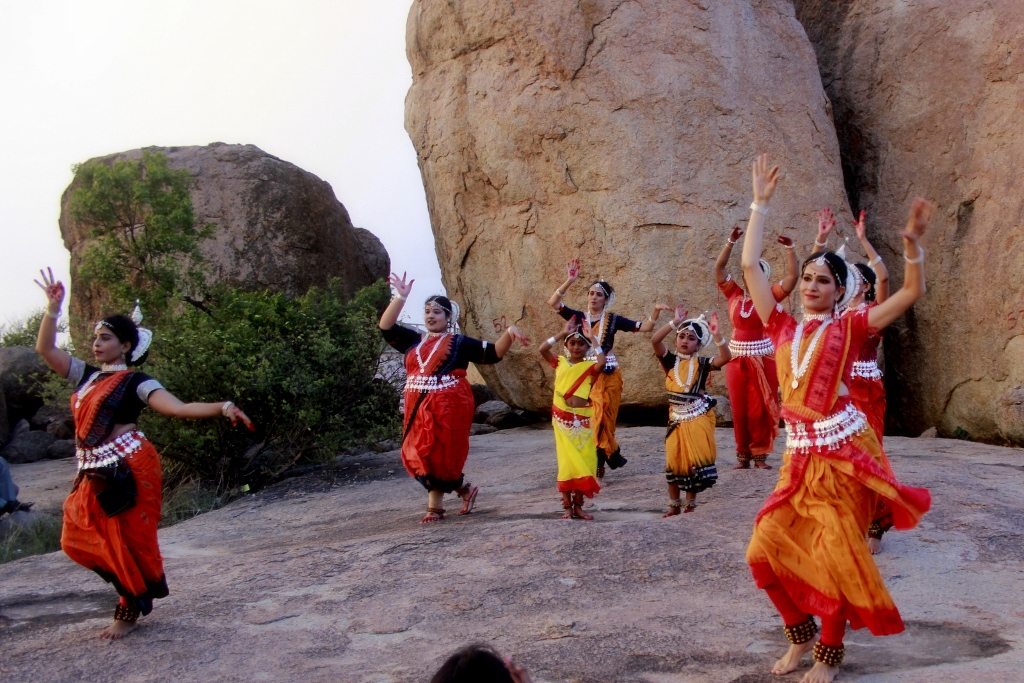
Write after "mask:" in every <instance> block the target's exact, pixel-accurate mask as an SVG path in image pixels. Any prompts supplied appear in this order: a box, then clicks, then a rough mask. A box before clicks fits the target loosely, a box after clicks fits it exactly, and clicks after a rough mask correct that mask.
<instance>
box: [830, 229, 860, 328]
mask: <svg viewBox="0 0 1024 683" xmlns="http://www.w3.org/2000/svg"><path fill="white" fill-rule="evenodd" d="M836 256H838V257H839V258H841V259H843V261H846V282H845V285H846V291H845V292H844V293H843V298H842V299H840V300H839V303H838V304H837V306H838V308H839V310H840V311H841V310H843V309H845V308H846V307H847V306H849V305H850V302H851V301H853V298H854V297H855V296H857V292H859V291H860V285H861V282H862V281H863V280H864V278H863V276H861V274H860V270H859V269H858V268H857V267H856V266H854V265H853V264H852V263H850V261H849V259H847V258H846V244H845V243H844V244H843V246H841V247H839V251H837V252H836Z"/></svg>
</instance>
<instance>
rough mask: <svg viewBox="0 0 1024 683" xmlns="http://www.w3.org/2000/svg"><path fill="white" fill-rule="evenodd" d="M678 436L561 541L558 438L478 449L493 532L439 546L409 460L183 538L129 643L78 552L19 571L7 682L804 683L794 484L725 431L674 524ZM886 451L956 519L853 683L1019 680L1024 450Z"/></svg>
mask: <svg viewBox="0 0 1024 683" xmlns="http://www.w3.org/2000/svg"><path fill="white" fill-rule="evenodd" d="M662 436H663V431H662V429H660V428H657V427H637V428H627V429H622V432H621V437H622V444H623V451H624V452H625V453H626V455H627V457H629V459H630V462H629V465H628V466H627V467H626V468H625V470H620V471H617V472H613V473H611V474H610V475H609V477H608V478H607V479H606V488H605V490H604V491H603V492H602V493H601V494H600V495H599V496H598V497H597V498H596V499H595V502H594V504H593V509H592V512H593V513H594V515H595V517H596V518H597V519H596V520H595V521H594V522H589V523H588V522H564V521H558V520H557V516H558V515H559V513H560V512H561V510H560V507H559V504H558V496H557V493H556V491H555V490H554V455H553V453H552V437H551V433H550V431H547V430H545V429H539V428H521V429H515V430H509V431H502V432H498V433H495V434H488V435H484V436H477V437H474V438H473V450H472V453H471V455H470V460H469V464H468V467H467V474H468V475H469V477H470V479H472V480H473V482H474V483H477V484H479V485H480V486H481V494H480V499H479V506H478V508H477V511H476V512H474V513H473V515H471V516H469V517H465V518H461V517H457V516H454V515H452V516H451V517H450V518H449V519H447V520H445V521H444V522H442V523H440V524H435V525H431V526H421V525H420V524H419V518H420V516H421V515H422V511H423V508H424V505H425V496H424V495H423V492H422V490H421V489H420V488H419V486H418V484H415V483H414V482H413V481H411V480H410V479H409V478H408V477H407V476H406V475H405V473H404V471H403V470H402V469H401V465H400V463H399V459H398V454H397V453H394V452H392V453H385V454H381V455H368V456H361V457H360V458H358V459H357V460H358V462H356V461H355V460H354V461H353V462H352V463H351V465H349V466H348V468H347V469H337V470H333V471H329V472H320V473H317V474H313V475H309V476H306V477H303V478H299V479H292V480H288V481H286V482H283V483H282V484H280V485H278V486H276V487H274V488H272V489H269V490H267V491H264V492H262V493H259V494H257V495H253V496H250V497H248V498H245V499H242V500H240V501H237V502H235V503H233V504H231V505H229V506H227V507H226V508H223V509H221V510H218V511H216V512H212V513H209V514H206V515H202V516H201V517H198V518H196V519H193V520H191V521H189V522H185V523H182V524H179V525H177V526H174V527H171V528H168V529H165V530H162V532H161V542H162V546H163V550H164V554H165V556H166V558H167V559H166V568H167V576H168V582H169V583H170V585H171V590H172V594H171V596H170V597H169V598H168V599H166V600H163V601H161V602H159V603H158V608H157V609H156V610H155V611H154V613H153V614H152V615H150V616H149V617H147V618H145V619H144V620H143V622H142V626H141V627H140V628H139V630H138V631H137V632H136V633H135V634H133V635H132V636H131V637H130V638H129V639H127V640H124V641H120V642H114V643H108V642H105V641H101V640H98V639H97V638H96V633H97V632H98V631H99V630H100V629H101V628H102V627H103V626H104V624H105V623H106V622H107V621H108V619H109V618H110V614H111V612H112V610H113V605H114V597H113V592H112V590H111V589H110V588H109V587H108V586H107V585H105V584H104V583H103V582H102V581H100V580H99V579H98V578H97V577H95V576H94V575H93V574H91V573H89V572H87V571H85V570H83V569H81V568H79V567H77V566H75V565H73V564H72V563H71V562H69V561H68V560H67V559H66V558H65V557H64V556H63V555H62V554H60V553H54V554H51V555H45V556H38V557H31V558H26V559H24V560H19V561H16V562H12V563H9V564H6V565H3V566H0V633H2V634H3V638H2V646H0V652H2V654H3V656H2V657H0V674H3V675H2V678H3V679H4V680H10V681H29V680H31V681H37V682H39V681H71V680H75V681H79V680H89V681H96V682H102V681H118V682H119V683H123V682H129V681H167V680H174V681H178V682H181V683H188V682H191V681H195V682H197V683H199V682H201V683H209V682H210V681H299V680H301V681H310V682H315V681H332V682H333V681H357V682H360V683H384V682H386V681H425V680H427V679H428V677H429V674H430V673H431V672H432V670H433V669H435V668H436V667H437V666H438V664H439V663H440V662H441V661H442V660H443V658H444V657H445V656H446V654H447V653H449V652H451V651H452V650H453V649H455V648H456V647H458V646H460V645H462V644H465V643H467V642H470V641H474V640H476V641H484V642H489V643H491V644H493V645H494V646H495V647H497V648H498V649H499V650H500V651H501V652H504V653H508V654H510V655H512V656H514V657H515V658H517V659H518V660H520V661H521V662H522V663H523V664H524V665H525V666H527V667H528V669H529V670H530V671H531V673H532V674H533V676H534V680H535V681H538V682H544V681H550V682H554V681H573V682H598V681H600V682H611V681H648V682H650V683H676V682H678V683H698V682H704V681H707V682H712V681H714V682H718V681H725V682H730V683H741V682H742V683H758V682H761V681H764V682H765V683H767V682H768V681H776V680H798V679H799V675H798V674H794V675H791V676H789V677H786V678H783V679H778V678H776V677H773V676H772V675H770V674H769V673H768V669H769V667H770V665H771V663H772V662H773V661H774V658H775V657H776V656H777V655H779V654H780V653H781V652H782V651H783V650H784V647H785V644H784V642H785V641H784V637H783V635H782V632H781V629H780V628H779V624H778V621H777V618H776V617H775V615H774V614H773V611H772V609H771V607H770V605H769V602H768V600H767V599H766V598H765V597H764V596H763V595H762V594H760V593H759V592H758V591H757V590H756V589H755V588H754V585H753V583H752V581H751V579H750V576H749V573H748V571H747V568H746V565H745V564H744V561H743V552H744V548H745V546H746V542H747V539H748V537H749V534H750V527H751V523H752V521H753V518H754V515H755V514H756V511H757V509H758V507H759V505H760V503H761V502H762V501H763V500H764V498H765V496H766V495H767V494H768V492H769V491H770V489H771V487H772V486H773V484H774V481H775V472H774V471H773V472H760V471H741V472H736V471H733V470H731V469H728V467H729V465H730V464H731V463H730V459H731V453H730V445H731V440H732V437H731V432H730V431H727V430H719V431H718V442H719V448H720V455H719V467H720V468H722V471H721V479H720V482H719V484H718V485H717V486H716V487H715V488H714V489H712V490H711V491H710V492H708V493H707V494H704V495H702V496H701V502H702V504H701V505H700V507H699V508H698V509H697V511H696V512H695V513H694V514H690V515H685V516H682V517H677V518H674V519H668V520H663V519H661V513H662V512H663V510H664V503H665V499H666V494H665V491H664V487H663V483H662V482H663V479H662V475H661V473H660V471H661V469H662V467H663V454H662V451H661V447H662ZM886 443H887V445H888V447H889V452H890V454H891V457H892V460H893V464H894V467H895V468H896V471H897V473H898V474H899V476H900V477H901V478H902V479H903V480H904V481H906V482H908V483H913V484H915V485H920V486H927V487H929V488H930V489H931V490H932V493H933V495H934V501H935V504H934V509H933V511H932V512H931V513H929V514H928V515H927V516H926V517H925V519H924V521H923V523H922V524H921V526H920V527H919V528H918V529H915V530H913V531H910V532H904V533H895V534H892V535H890V536H888V537H887V538H886V540H885V554H884V555H882V556H880V558H879V560H878V561H879V565H880V567H881V569H882V573H883V575H884V576H885V577H886V581H887V583H888V585H889V587H890V589H891V590H892V592H893V595H894V597H895V599H896V602H897V604H898V605H899V607H900V609H901V611H902V613H903V615H904V618H905V619H906V621H907V625H908V629H907V632H906V633H904V634H901V635H899V636H893V637H889V638H884V639H883V638H872V637H871V636H870V635H868V634H865V633H863V632H858V633H855V634H851V635H850V636H849V637H848V645H849V647H848V655H847V665H846V666H845V667H844V671H845V673H844V674H843V675H842V677H841V678H840V680H845V681H862V682H865V683H866V682H869V681H870V682H876V681H900V682H910V681H931V682H943V681H963V680H971V681H986V682H988V683H992V682H998V681H1019V680H1021V673H1020V669H1021V668H1022V666H1024V655H1022V649H1021V647H1020V646H1019V645H1018V641H1020V640H1021V638H1022V636H1024V605H1022V602H1021V599H1020V596H1021V595H1022V594H1024V593H1022V590H1024V543H1022V534H1024V531H1022V529H1024V501H1022V499H1021V496H1020V491H1021V490H1022V487H1024V458H1022V452H1021V451H1020V450H1014V449H1004V448H996V447H990V446H983V445H978V444H974V443H968V442H961V441H952V440H945V439H900V438H890V439H888V440H887V442H886ZM772 459H773V460H774V461H775V462H776V463H777V461H778V456H773V458H772ZM27 467H30V466H19V467H18V468H15V476H16V477H17V478H18V479H19V482H18V483H19V484H20V485H21V486H22V489H23V495H22V498H23V499H25V500H37V501H43V502H44V503H45V500H48V499H47V498H45V496H46V495H50V496H51V497H52V496H53V495H56V494H55V493H54V492H53V491H51V492H50V493H49V494H47V493H46V492H45V489H46V488H47V487H50V488H52V487H53V486H54V481H55V479H54V477H55V476H58V475H59V472H58V471H57V470H54V471H52V472H50V470H49V469H48V470H47V472H49V474H48V475H47V476H42V473H38V474H39V475H40V476H39V479H38V481H32V480H30V479H31V477H29V476H27V475H29V474H30V472H31V471H30V470H27V469H24V468H27ZM36 467H37V468H38V467H42V465H36ZM48 467H50V468H51V469H52V468H58V467H59V465H49V464H48ZM44 506H45V507H49V505H48V504H46V505H44ZM447 506H448V507H449V509H451V511H452V512H453V513H454V512H455V510H456V509H457V506H456V504H455V501H454V500H450V501H448V503H447Z"/></svg>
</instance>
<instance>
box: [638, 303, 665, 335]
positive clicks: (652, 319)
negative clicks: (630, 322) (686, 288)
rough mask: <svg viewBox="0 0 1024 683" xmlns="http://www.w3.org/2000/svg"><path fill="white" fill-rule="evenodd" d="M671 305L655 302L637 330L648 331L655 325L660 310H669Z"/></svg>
mask: <svg viewBox="0 0 1024 683" xmlns="http://www.w3.org/2000/svg"><path fill="white" fill-rule="evenodd" d="M671 310H672V307H671V306H669V305H668V304H662V303H657V304H654V310H653V311H651V314H650V315H649V316H647V320H645V321H643V322H642V323H640V329H639V330H637V332H650V331H651V330H653V329H654V327H655V325H657V320H658V316H660V315H661V312H662V311H671Z"/></svg>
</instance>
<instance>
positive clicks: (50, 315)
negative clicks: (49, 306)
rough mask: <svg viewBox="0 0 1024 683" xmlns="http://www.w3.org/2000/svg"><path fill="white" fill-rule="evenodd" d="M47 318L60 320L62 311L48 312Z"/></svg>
mask: <svg viewBox="0 0 1024 683" xmlns="http://www.w3.org/2000/svg"><path fill="white" fill-rule="evenodd" d="M46 317H47V318H53V319H54V320H60V311H59V310H58V311H57V312H56V313H50V312H49V311H47V312H46Z"/></svg>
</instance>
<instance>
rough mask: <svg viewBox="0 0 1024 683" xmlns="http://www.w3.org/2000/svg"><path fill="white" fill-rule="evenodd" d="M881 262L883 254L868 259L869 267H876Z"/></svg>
mask: <svg viewBox="0 0 1024 683" xmlns="http://www.w3.org/2000/svg"><path fill="white" fill-rule="evenodd" d="M920 248H921V247H918V249H920ZM881 262H882V257H881V256H876V257H875V258H873V259H871V260H870V261H868V267H869V268H874V267H875V266H877V265H878V264H879V263H881Z"/></svg>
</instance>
